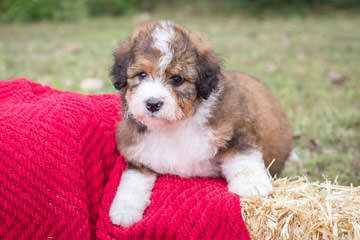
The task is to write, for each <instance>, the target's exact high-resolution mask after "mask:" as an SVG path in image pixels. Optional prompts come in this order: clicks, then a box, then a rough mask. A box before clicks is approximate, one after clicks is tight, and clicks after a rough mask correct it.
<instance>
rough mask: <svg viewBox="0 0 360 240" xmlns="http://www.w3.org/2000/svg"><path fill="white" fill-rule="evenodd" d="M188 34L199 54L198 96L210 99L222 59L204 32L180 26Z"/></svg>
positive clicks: (219, 73)
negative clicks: (216, 53)
mask: <svg viewBox="0 0 360 240" xmlns="http://www.w3.org/2000/svg"><path fill="white" fill-rule="evenodd" d="M179 28H180V29H181V30H182V31H183V32H184V33H185V35H187V36H188V39H189V41H190V42H191V45H192V46H193V47H194V50H195V52H196V54H197V73H198V79H197V80H196V88H197V92H198V97H201V98H204V99H208V98H209V96H210V94H211V92H212V91H213V90H214V89H215V88H216V87H217V85H218V82H219V79H220V78H221V77H222V75H221V67H220V60H219V58H218V57H217V56H216V55H215V52H214V50H213V48H212V45H211V44H210V42H209V41H208V40H207V39H206V37H204V36H203V35H202V34H200V33H198V32H192V31H189V30H187V29H185V28H182V27H179Z"/></svg>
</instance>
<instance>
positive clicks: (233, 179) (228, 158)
mask: <svg viewBox="0 0 360 240" xmlns="http://www.w3.org/2000/svg"><path fill="white" fill-rule="evenodd" d="M221 160H222V165H221V167H222V173H223V176H224V177H225V178H226V180H227V182H228V189H229V191H230V192H233V193H236V194H238V195H240V196H242V197H249V196H267V195H269V194H270V193H272V191H273V186H272V184H271V181H270V177H269V175H268V173H267V171H266V168H265V165H264V161H263V158H262V153H261V152H260V151H258V150H248V151H244V152H241V151H237V152H231V153H229V154H226V153H225V154H223V156H222V159H221Z"/></svg>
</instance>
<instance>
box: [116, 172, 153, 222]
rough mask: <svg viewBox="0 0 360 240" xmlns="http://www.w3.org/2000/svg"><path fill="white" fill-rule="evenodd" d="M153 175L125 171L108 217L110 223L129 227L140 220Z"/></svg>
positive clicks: (147, 200)
mask: <svg viewBox="0 0 360 240" xmlns="http://www.w3.org/2000/svg"><path fill="white" fill-rule="evenodd" d="M155 179H156V176H155V175H154V174H144V173H142V172H140V171H138V170H135V169H126V170H125V171H124V173H123V175H122V176H121V181H120V184H119V186H118V189H117V192H116V195H115V198H114V200H113V202H112V204H111V207H110V211H109V216H110V220H111V221H112V223H114V224H116V225H121V226H123V227H129V226H131V225H132V224H134V223H135V222H138V221H140V220H141V219H142V216H143V213H144V211H145V209H146V207H147V206H148V205H149V203H150V195H151V189H152V187H153V185H154V183H155Z"/></svg>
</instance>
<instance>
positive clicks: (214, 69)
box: [196, 53, 221, 99]
mask: <svg viewBox="0 0 360 240" xmlns="http://www.w3.org/2000/svg"><path fill="white" fill-rule="evenodd" d="M197 68H198V69H197V70H198V79H197V81H196V88H197V91H198V96H199V97H202V98H204V99H208V98H209V96H210V94H211V92H212V91H213V90H214V89H215V88H216V87H217V85H218V82H219V78H220V77H221V69H220V63H219V60H218V58H217V57H216V56H215V54H214V53H206V54H204V55H202V56H201V55H200V56H198V63H197Z"/></svg>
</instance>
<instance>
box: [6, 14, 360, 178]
mask: <svg viewBox="0 0 360 240" xmlns="http://www.w3.org/2000/svg"><path fill="white" fill-rule="evenodd" d="M160 17H162V18H169V19H172V20H174V21H176V22H177V23H179V24H181V25H184V26H186V27H188V28H190V29H193V30H197V31H201V32H203V33H205V34H206V35H207V36H208V37H209V39H210V40H211V42H212V43H213V45H214V48H215V49H216V51H217V52H218V53H219V54H220V55H221V56H222V58H223V59H224V66H225V67H226V68H228V69H239V70H242V71H244V72H247V73H249V74H251V75H253V76H256V77H258V78H260V79H261V80H262V81H263V82H264V83H265V84H266V85H267V86H269V87H270V88H271V89H272V91H273V93H274V94H275V95H276V96H277V97H278V98H279V99H281V102H282V104H283V106H284V108H285V110H286V113H287V115H288V117H289V119H290V121H291V123H292V126H293V129H294V131H295V132H300V133H301V137H300V138H298V139H296V140H294V146H295V147H296V149H297V152H298V154H299V155H300V158H301V159H302V160H301V162H300V163H294V162H292V163H289V164H288V166H287V167H286V170H285V173H284V174H287V175H295V174H306V175H308V176H309V178H310V179H319V180H322V179H323V175H325V176H328V177H329V178H331V179H335V177H336V176H338V182H339V183H341V184H350V183H353V184H355V185H359V184H360V97H359V96H360V66H359V65H360V28H359V26H360V16H348V17H346V16H345V17H344V16H343V17H341V18H340V17H336V18H325V17H308V18H305V19H296V18H295V19H294V18H288V19H284V18H267V19H263V20H256V19H251V18H242V17H236V16H227V17H225V16H211V17H210V16H201V17H200V16H193V15H191V14H182V15H170V14H160ZM148 18H149V16H147V15H146V14H142V15H136V16H127V17H122V18H116V19H111V18H102V19H92V20H87V21H83V22H78V23H33V24H26V25H0V79H5V80H7V79H11V78H16V77H26V78H28V79H31V80H32V81H40V82H45V83H47V84H49V85H50V86H52V87H54V88H57V89H65V90H71V91H78V92H85V91H84V90H82V89H81V88H80V87H79V83H80V82H81V81H82V80H83V79H86V78H97V79H101V80H103V81H104V83H105V85H104V87H103V88H102V89H100V90H98V91H96V92H92V93H114V92H115V91H114V90H113V88H112V86H111V83H110V79H109V77H108V72H109V68H110V66H111V63H112V56H111V53H112V50H113V49H114V48H115V47H116V46H117V45H118V43H119V42H120V41H122V40H124V39H125V38H126V37H127V36H128V34H129V33H130V31H131V29H132V28H133V26H134V25H135V24H138V23H139V22H142V21H144V20H147V19H148ZM69 45H76V46H78V47H80V50H79V51H75V52H71V51H70V52H69V51H66V49H67V48H68V46H69ZM329 71H335V72H338V73H340V74H342V75H344V76H345V78H344V81H342V82H340V84H335V83H334V82H333V81H332V80H331V79H330V78H329V76H328V73H329Z"/></svg>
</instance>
